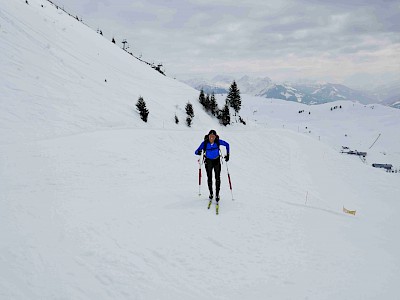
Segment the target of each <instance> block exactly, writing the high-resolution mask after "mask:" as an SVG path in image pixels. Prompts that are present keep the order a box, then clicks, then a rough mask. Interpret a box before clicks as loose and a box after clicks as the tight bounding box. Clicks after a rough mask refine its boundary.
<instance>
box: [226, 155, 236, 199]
mask: <svg viewBox="0 0 400 300" xmlns="http://www.w3.org/2000/svg"><path fill="white" fill-rule="evenodd" d="M226 172H227V173H228V181H229V188H230V189H231V195H232V201H233V200H234V199H233V192H232V182H231V175H230V174H229V169H228V162H226Z"/></svg>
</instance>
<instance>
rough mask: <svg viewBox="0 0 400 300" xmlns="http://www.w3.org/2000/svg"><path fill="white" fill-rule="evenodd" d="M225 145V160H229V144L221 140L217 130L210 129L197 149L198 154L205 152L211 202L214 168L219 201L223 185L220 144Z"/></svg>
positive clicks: (217, 199)
mask: <svg viewBox="0 0 400 300" xmlns="http://www.w3.org/2000/svg"><path fill="white" fill-rule="evenodd" d="M220 145H222V146H225V148H226V155H225V156H224V158H225V161H229V144H228V143H227V142H225V141H224V140H220V139H219V136H218V135H217V132H216V131H215V130H213V129H212V130H210V132H209V133H208V134H207V135H206V136H205V137H204V141H203V142H202V143H201V144H200V146H199V148H197V150H196V151H195V154H196V155H201V152H202V151H203V152H205V165H206V171H207V183H208V189H209V190H210V196H209V198H210V202H211V200H212V199H213V197H214V193H213V181H212V170H213V169H214V173H215V195H216V197H215V200H216V201H217V205H218V201H219V190H220V187H221V161H220V154H221V151H220V149H219V146H220Z"/></svg>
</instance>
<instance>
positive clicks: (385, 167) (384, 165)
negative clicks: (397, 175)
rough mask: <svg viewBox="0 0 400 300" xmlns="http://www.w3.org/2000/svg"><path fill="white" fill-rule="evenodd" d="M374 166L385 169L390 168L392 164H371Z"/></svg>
mask: <svg viewBox="0 0 400 300" xmlns="http://www.w3.org/2000/svg"><path fill="white" fill-rule="evenodd" d="M372 166H373V167H374V168H381V169H386V170H391V169H392V167H393V166H392V165H391V164H372Z"/></svg>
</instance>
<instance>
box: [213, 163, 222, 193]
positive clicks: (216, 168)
mask: <svg viewBox="0 0 400 300" xmlns="http://www.w3.org/2000/svg"><path fill="white" fill-rule="evenodd" d="M214 172H215V190H216V192H215V194H216V196H217V198H219V190H220V188H221V162H220V160H219V159H218V160H216V164H215V166H214Z"/></svg>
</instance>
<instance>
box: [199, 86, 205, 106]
mask: <svg viewBox="0 0 400 300" xmlns="http://www.w3.org/2000/svg"><path fill="white" fill-rule="evenodd" d="M199 102H200V104H201V105H203V106H205V104H206V97H205V96H204V91H203V89H201V91H200V95H199Z"/></svg>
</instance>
